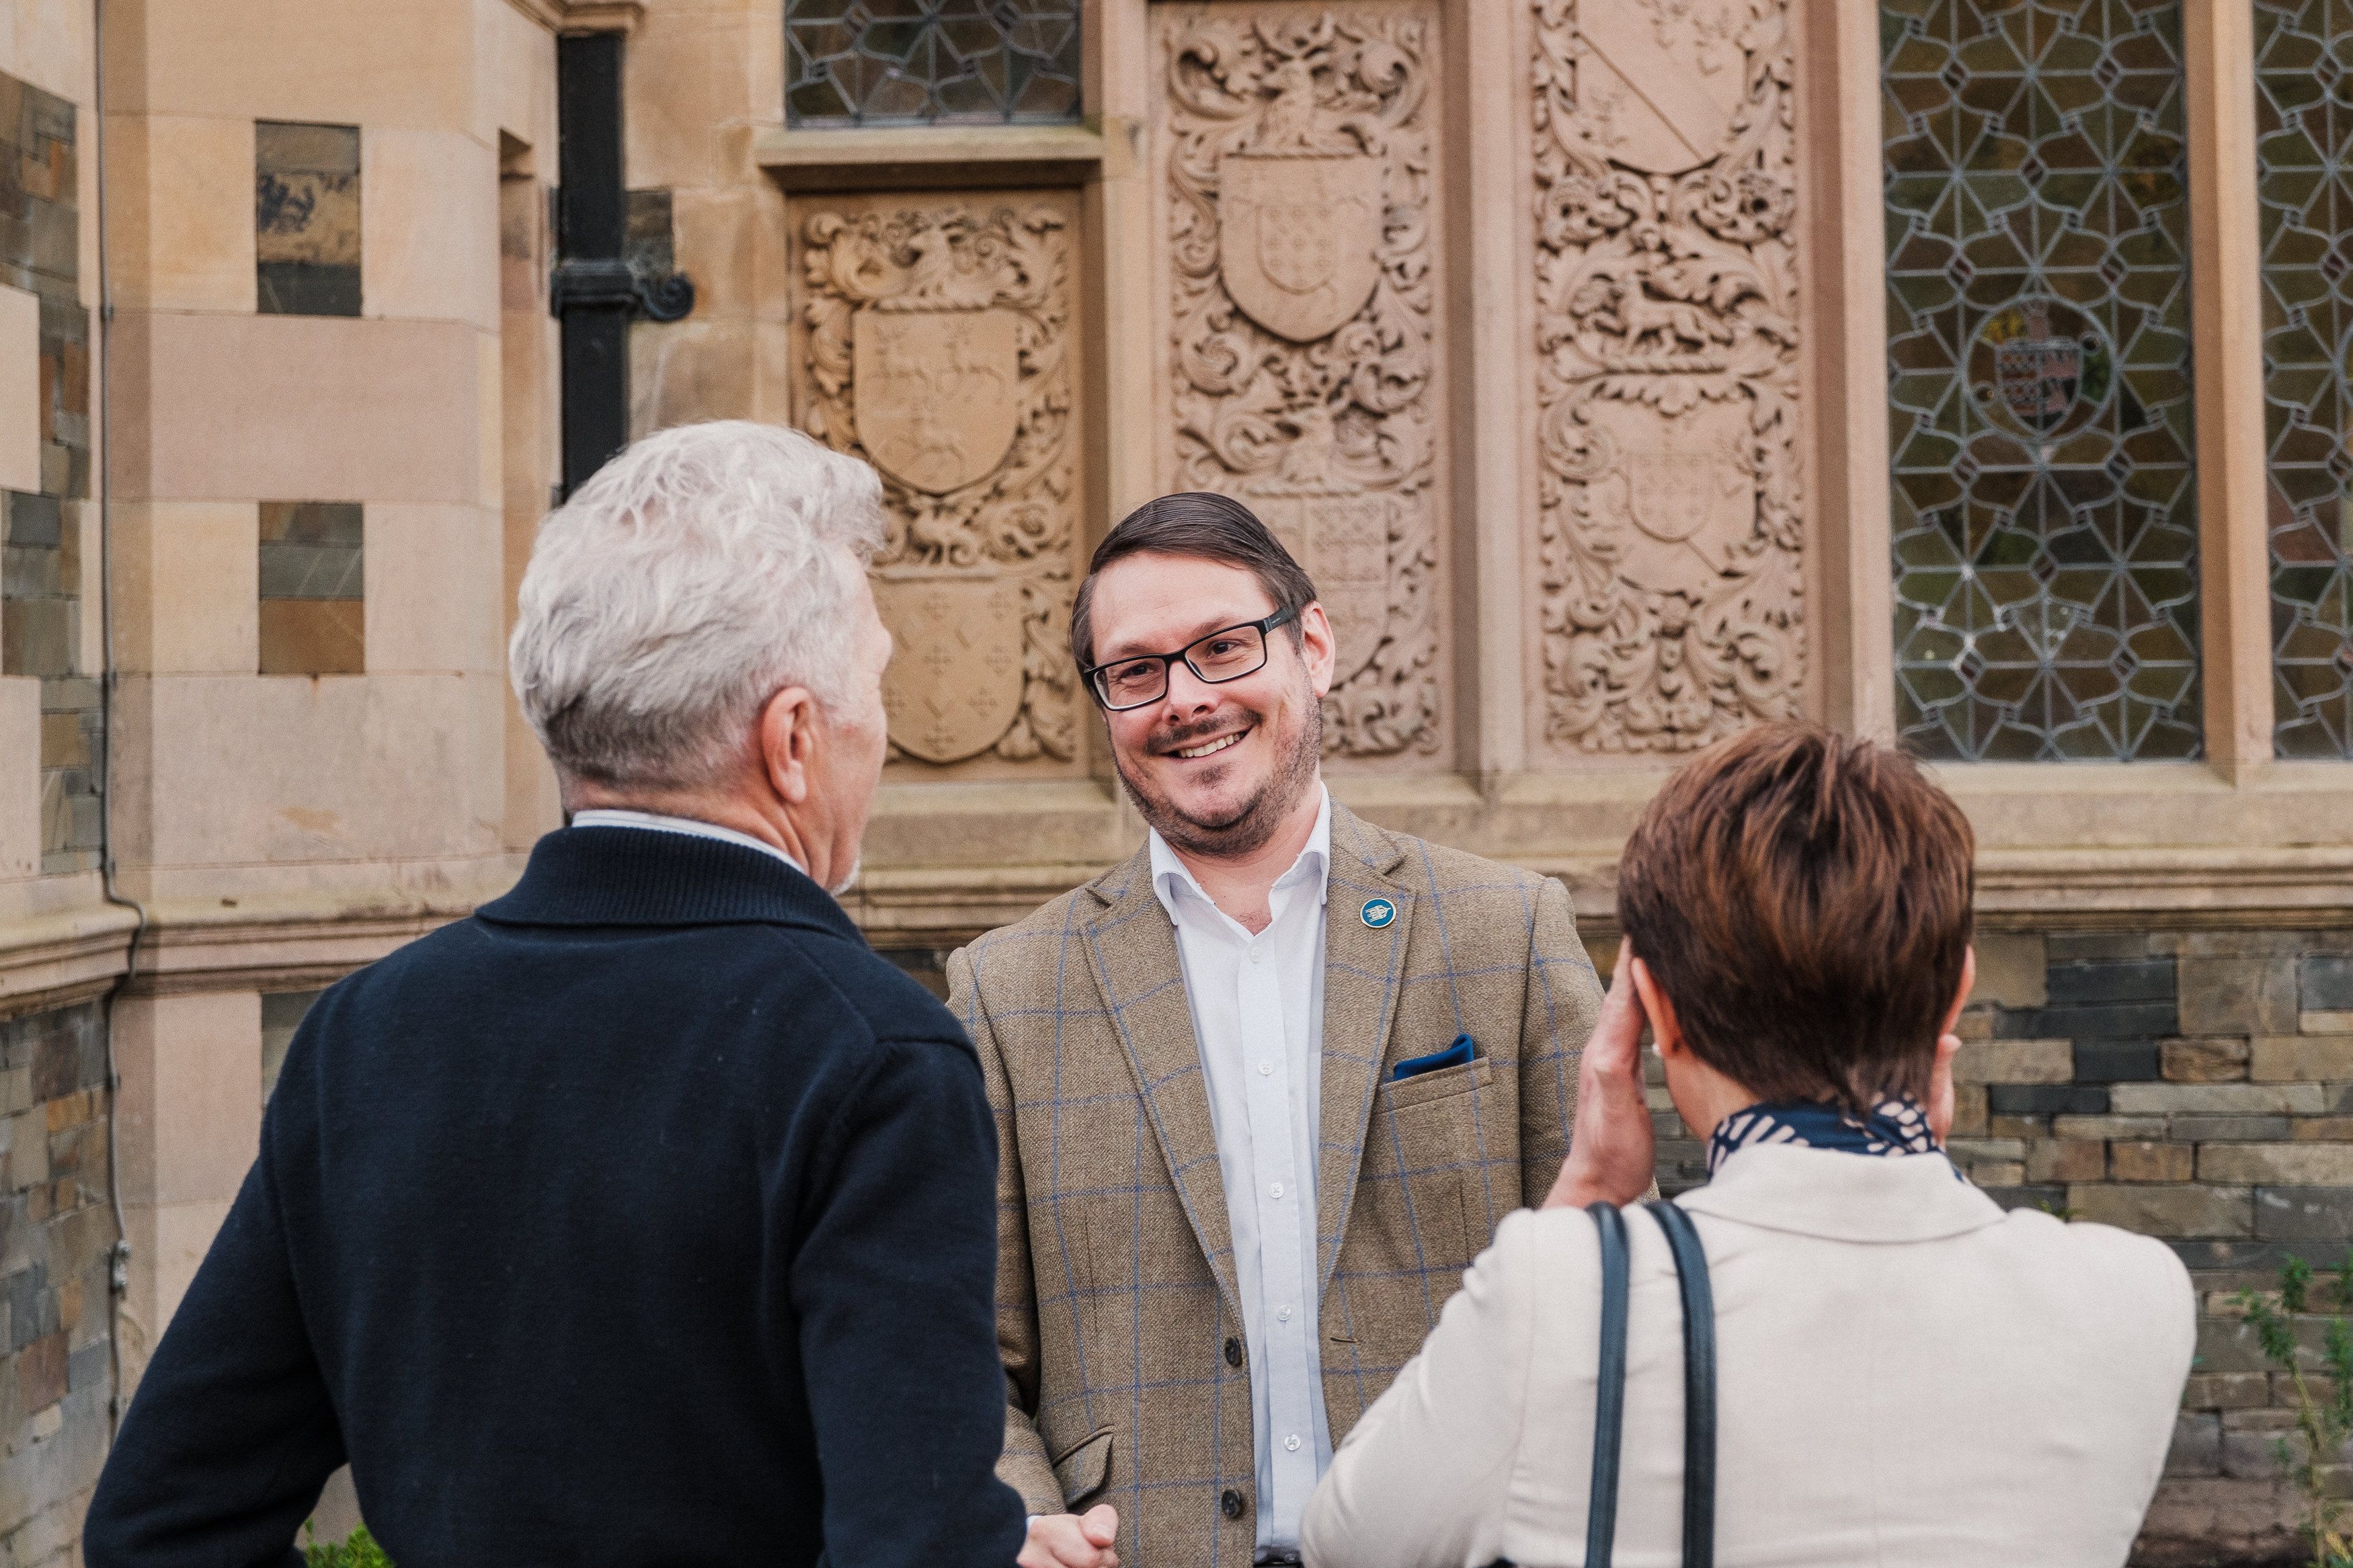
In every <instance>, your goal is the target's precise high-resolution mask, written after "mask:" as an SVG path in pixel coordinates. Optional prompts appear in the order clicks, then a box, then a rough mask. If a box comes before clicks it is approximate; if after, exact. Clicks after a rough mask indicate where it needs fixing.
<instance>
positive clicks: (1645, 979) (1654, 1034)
mask: <svg viewBox="0 0 2353 1568" xmlns="http://www.w3.org/2000/svg"><path fill="white" fill-rule="evenodd" d="M1626 962H1627V963H1630V964H1632V965H1633V973H1634V994H1635V995H1636V996H1637V997H1639V998H1640V999H1641V1004H1642V1015H1643V1016H1645V1017H1647V1018H1648V1019H1650V1021H1651V1044H1653V1045H1655V1046H1657V1047H1659V1055H1661V1056H1662V1057H1671V1056H1673V1055H1675V1054H1676V1053H1677V1052H1679V1051H1681V1050H1682V1049H1683V1026H1682V1025H1681V1024H1679V1023H1677V1022H1676V1021H1675V1005H1674V1004H1673V1003H1672V1002H1670V1001H1668V1000H1667V994H1666V993H1665V992H1664V991H1662V990H1660V989H1659V983H1658V981H1657V980H1655V979H1653V978H1652V977H1651V966H1650V965H1649V964H1647V963H1643V962H1642V961H1641V959H1639V958H1629V959H1628V960H1627V961H1626Z"/></svg>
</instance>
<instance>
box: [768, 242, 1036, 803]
mask: <svg viewBox="0 0 2353 1568" xmlns="http://www.w3.org/2000/svg"><path fill="white" fill-rule="evenodd" d="M812 205H814V206H815V209H816V210H814V211H812V212H809V213H807V215H806V216H802V217H801V218H800V219H799V220H798V222H797V226H796V238H797V248H798V258H799V268H798V279H797V295H798V297H797V306H798V317H799V320H798V322H797V337H796V341H797V344H798V346H799V348H800V351H801V352H800V353H799V354H798V356H797V372H798V374H799V378H800V379H799V395H798V398H797V413H798V415H799V417H800V419H801V422H802V424H803V425H804V426H806V427H807V429H808V430H809V431H810V432H811V433H812V434H814V435H816V436H817V437H819V438H820V439H822V440H825V441H826V442H828V443H829V444H830V445H832V446H834V447H839V448H841V449H842V450H845V451H855V452H859V453H860V454H862V455H863V456H865V457H866V458H869V459H870V460H871V461H872V463H873V464H874V466H875V467H876V468H878V469H880V470H881V474H882V479H883V497H884V503H885V506H886V509H887V514H888V523H889V528H888V536H887V541H886V542H885V544H884V546H883V549H882V551H881V553H880V554H879V555H878V556H877V557H876V559H875V561H874V563H873V583H874V598H875V604H876V605H877V607H878V608H879V609H880V610H881V614H882V619H883V621H884V623H885V624H886V625H888V626H890V628H891V631H892V637H893V638H894V639H895V640H896V642H897V645H898V646H897V652H896V655H895V657H894V658H893V659H892V664H891V668H890V669H889V671H888V672H887V673H886V674H885V676H884V678H883V700H884V703H885V706H886V707H887V708H888V710H889V711H890V716H891V746H892V756H893V758H894V759H895V760H896V761H898V762H900V763H915V764H927V765H930V766H935V767H944V766H950V765H955V766H959V767H964V768H965V769H967V770H970V769H972V768H974V767H982V768H986V767H987V766H988V765H991V764H1010V763H1019V764H1028V765H1029V767H1031V768H1032V769H1033V770H1034V769H1035V768H1036V767H1038V766H1040V765H1045V764H1061V765H1063V768H1064V771H1068V768H1069V767H1070V766H1072V765H1075V756H1076V750H1077V746H1076V725H1077V708H1076V703H1077V698H1078V681H1077V672H1076V670H1075V669H1074V668H1072V667H1071V658H1070V653H1069V650H1068V647H1067V642H1068V627H1069V625H1070V619H1069V617H1070V604H1071V593H1072V589H1073V586H1074V584H1073V580H1072V570H1073V563H1072V559H1071V556H1072V551H1073V548H1074V541H1075V539H1076V537H1077V519H1076V515H1075V510H1074V508H1075V506H1076V500H1075V498H1076V495H1077V461H1078V458H1077V453H1076V450H1075V446H1076V443H1075V440H1074V438H1073V436H1072V432H1071V372H1070V363H1069V352H1068V345H1069V341H1070V331H1071V280H1070V234H1071V225H1072V222H1073V219H1074V216H1075V214H1074V212H1073V211H1072V210H1071V209H1072V206H1073V204H1072V202H1071V199H1070V198H1069V197H1067V196H1063V195H1030V196H1024V197H1020V198H1018V199H1012V200H1009V199H1008V198H1003V197H988V196H959V195H943V196H937V197H921V196H843V197H838V198H830V199H823V200H820V201H818V202H815V203H813V204H812Z"/></svg>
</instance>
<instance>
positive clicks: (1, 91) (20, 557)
mask: <svg viewBox="0 0 2353 1568" xmlns="http://www.w3.org/2000/svg"><path fill="white" fill-rule="evenodd" d="M75 130H76V125H75V113H74V106H73V105H72V104H71V103H70V102H69V101H67V100H64V99H62V98H58V97H56V96H54V95H53V94H50V93H47V92H43V91H42V90H41V89H39V88H37V87H33V86H30V85H28V84H26V83H25V82H21V81H18V80H17V79H16V78H14V77H11V76H8V75H6V74H5V73H0V283H5V284H7V285H9V286H10V287H12V288H16V289H25V290H26V291H27V292H29V293H31V294H34V295H36V296H37V297H38V299H39V300H40V330H39V353H40V367H39V374H40V415H41V431H40V440H41V445H40V453H41V488H40V490H39V491H38V493H33V492H27V491H20V490H5V491H0V675H21V676H31V677H36V678H37V679H39V680H40V682H41V869H42V871H43V872H45V873H55V872H60V871H84V870H89V869H90V868H93V867H95V866H96V865H97V864H98V861H99V856H100V850H101V848H102V847H103V833H104V822H103V803H102V801H101V799H100V780H101V778H102V776H103V774H102V771H101V769H100V765H99V764H100V752H101V750H102V748H103V747H104V744H105V733H104V724H103V719H102V715H101V713H100V707H99V688H98V683H97V682H96V681H95V680H94V679H90V674H91V672H90V671H89V670H86V669H84V668H81V660H80V647H81V632H82V617H83V614H84V610H85V606H86V604H87V601H88V595H87V594H86V592H85V589H86V587H87V586H89V585H90V584H89V583H88V576H89V574H87V573H85V572H84V570H83V565H84V563H83V562H82V560H81V529H82V509H83V504H84V502H85V501H86V500H88V498H89V496H90V312H89V311H88V310H84V309H83V308H82V303H81V221H80V217H79V213H78V210H77V202H78V193H79V188H80V186H79V178H80V176H79V165H78V163H77V162H76V152H75V141H76V138H75Z"/></svg>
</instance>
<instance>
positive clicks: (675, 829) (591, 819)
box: [572, 806, 808, 877]
mask: <svg viewBox="0 0 2353 1568" xmlns="http://www.w3.org/2000/svg"><path fill="white" fill-rule="evenodd" d="M572 826H575V827H641V828H647V829H649V830H651V831H653V832H655V833H684V834H687V835H689V836H690V837H695V838H716V839H718V840H719V841H720V842H721V843H723V844H740V845H742V846H743V847H744V848H746V849H757V850H758V851H759V852H760V853H761V854H763V855H773V856H775V857H776V858H777V859H779V860H782V861H783V862H784V863H785V864H786V865H787V866H790V867H791V868H793V869H794V870H796V871H798V872H799V873H800V874H801V875H803V876H804V877H806V876H807V875H808V868H807V867H806V866H804V865H802V864H801V863H800V862H799V861H797V860H796V859H794V858H792V857H791V856H789V855H787V854H786V853H785V852H784V851H783V850H781V849H779V848H777V847H776V846H775V845H773V844H770V843H768V842H767V841H766V840H765V839H759V838H754V837H752V836H751V835H750V834H748V833H738V832H737V831H736V830H735V829H733V828H732V827H722V826H719V825H718V824H717V823H715V822H698V821H696V820H695V819H694V818H693V817H691V816H661V815H660V814H659V813H658V812H651V811H628V810H624V809H622V808H620V807H618V806H598V807H596V808H595V809H594V810H590V811H575V812H574V813H573V814H572Z"/></svg>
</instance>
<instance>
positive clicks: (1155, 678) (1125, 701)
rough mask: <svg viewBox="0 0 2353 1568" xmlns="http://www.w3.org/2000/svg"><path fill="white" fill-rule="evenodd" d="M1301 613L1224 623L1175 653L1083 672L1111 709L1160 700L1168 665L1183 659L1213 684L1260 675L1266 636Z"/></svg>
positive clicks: (1139, 657)
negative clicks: (1228, 624) (1232, 624)
mask: <svg viewBox="0 0 2353 1568" xmlns="http://www.w3.org/2000/svg"><path fill="white" fill-rule="evenodd" d="M1298 618H1299V612H1298V611H1297V610H1296V609H1289V610H1277V611H1275V612H1274V614H1272V615H1271V616H1267V617H1266V619H1264V620H1262V621H1244V622H1242V623H1241V624H1240V626H1220V627H1219V628H1218V629H1217V630H1216V631H1213V632H1211V633H1210V634H1209V635H1208V636H1207V637H1196V638H1194V639H1193V640H1192V641H1191V642H1189V643H1187V644H1186V645H1185V646H1184V647H1180V648H1178V649H1177V650H1176V652H1175V653H1138V654H1130V655H1129V656H1128V657H1127V658H1115V659H1113V660H1112V661H1111V662H1110V663H1108V664H1097V665H1091V666H1089V667H1088V668H1085V669H1082V670H1081V671H1080V672H1079V673H1080V674H1081V675H1083V676H1084V677H1086V681H1087V689H1088V690H1089V691H1091V692H1092V693H1093V694H1094V699H1095V701H1096V702H1097V703H1099V704H1101V705H1102V707H1103V710H1104V711H1106V712H1110V713H1120V712H1124V711H1125V710H1128V709H1130V708H1141V707H1143V706H1144V705H1145V703H1147V702H1157V701H1159V700H1161V699H1162V698H1164V697H1166V696H1167V695H1168V668H1169V666H1171V665H1173V664H1175V663H1176V661H1177V660H1178V659H1180V658H1181V659H1183V660H1184V661H1185V668H1187V669H1189V670H1191V671H1192V672H1193V673H1194V674H1195V675H1197V676H1198V677H1199V678H1200V679H1202V680H1204V681H1206V682H1208V684H1209V685H1211V686H1219V685H1222V684H1224V683H1225V682H1226V681H1229V680H1240V679H1241V678H1242V677H1243V676H1245V675H1256V674H1257V673H1258V672H1259V671H1260V670H1261V669H1264V668H1266V638H1267V634H1268V633H1269V632H1271V631H1273V630H1274V629H1275V628H1276V627H1277V626H1287V625H1289V624H1290V623H1291V622H1293V621H1295V620H1297V619H1298Z"/></svg>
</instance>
